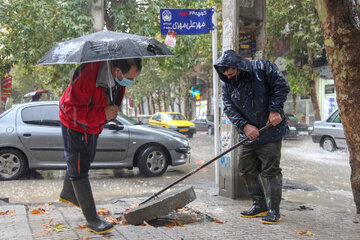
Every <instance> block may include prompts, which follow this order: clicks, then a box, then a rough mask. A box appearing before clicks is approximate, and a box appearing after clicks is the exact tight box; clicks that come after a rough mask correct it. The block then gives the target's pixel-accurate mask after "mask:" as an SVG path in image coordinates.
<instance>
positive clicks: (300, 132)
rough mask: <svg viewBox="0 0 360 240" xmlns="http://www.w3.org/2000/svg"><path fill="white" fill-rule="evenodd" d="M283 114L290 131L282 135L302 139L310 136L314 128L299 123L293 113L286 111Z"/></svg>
mask: <svg viewBox="0 0 360 240" xmlns="http://www.w3.org/2000/svg"><path fill="white" fill-rule="evenodd" d="M285 116H286V119H287V121H288V124H289V129H290V133H289V134H288V135H286V136H285V137H284V138H285V139H304V138H306V137H309V136H311V133H312V131H313V129H314V128H313V127H312V126H309V125H308V124H305V123H301V122H300V121H299V119H298V118H297V117H296V116H294V115H293V114H290V113H286V114H285Z"/></svg>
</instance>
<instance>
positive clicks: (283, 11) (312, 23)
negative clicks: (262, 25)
mask: <svg viewBox="0 0 360 240" xmlns="http://www.w3.org/2000/svg"><path fill="white" fill-rule="evenodd" d="M266 30H267V42H268V43H267V46H268V58H270V59H271V60H274V59H275V58H277V57H278V56H279V48H278V45H279V42H280V41H284V42H286V43H287V45H288V46H289V49H290V50H289V52H288V53H287V56H286V58H287V59H288V60H289V61H291V63H290V62H288V64H287V74H288V75H289V77H288V80H289V82H290V86H291V88H292V89H291V90H292V91H293V92H294V93H297V94H301V95H307V94H309V91H310V88H309V82H310V81H311V80H313V79H314V78H313V76H312V62H313V60H314V59H316V58H319V57H321V55H322V52H323V46H322V42H323V39H322V33H321V27H320V24H319V22H318V18H317V16H316V14H315V10H314V6H313V0H301V1H300V0H270V1H268V2H267V28H266ZM309 67H310V69H309Z"/></svg>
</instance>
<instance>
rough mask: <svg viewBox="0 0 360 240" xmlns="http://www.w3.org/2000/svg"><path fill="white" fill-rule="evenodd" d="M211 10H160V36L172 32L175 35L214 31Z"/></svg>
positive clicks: (212, 11)
mask: <svg viewBox="0 0 360 240" xmlns="http://www.w3.org/2000/svg"><path fill="white" fill-rule="evenodd" d="M213 13H214V10H213V9H212V8H211V9H170V8H163V9H160V24H161V34H164V35H166V34H167V33H168V31H169V30H173V31H175V32H176V34H177V35H179V34H180V35H181V34H182V35H192V34H207V33H209V32H210V31H211V30H213V29H214V24H213V23H212V21H211V18H212V15H213Z"/></svg>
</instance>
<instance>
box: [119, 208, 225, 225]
mask: <svg viewBox="0 0 360 240" xmlns="http://www.w3.org/2000/svg"><path fill="white" fill-rule="evenodd" d="M117 220H118V222H119V223H122V224H123V225H126V224H127V222H126V219H125V217H124V216H123V215H122V216H121V217H118V218H117ZM204 222H216V223H219V224H222V223H224V222H222V221H220V220H218V219H216V218H214V217H211V216H210V215H208V214H206V213H202V212H199V211H196V210H193V209H191V208H188V207H184V208H179V209H176V210H174V211H171V212H170V213H169V214H167V215H164V216H160V217H158V218H156V219H153V220H150V221H144V222H143V223H142V224H141V225H143V226H146V225H150V226H153V227H170V228H173V227H183V226H185V225H188V224H198V223H204Z"/></svg>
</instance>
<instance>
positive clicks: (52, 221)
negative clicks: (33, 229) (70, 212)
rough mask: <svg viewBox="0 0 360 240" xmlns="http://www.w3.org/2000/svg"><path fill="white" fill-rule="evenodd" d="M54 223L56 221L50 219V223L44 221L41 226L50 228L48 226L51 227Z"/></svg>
mask: <svg viewBox="0 0 360 240" xmlns="http://www.w3.org/2000/svg"><path fill="white" fill-rule="evenodd" d="M53 223H54V219H50V221H49V223H48V224H46V223H44V224H42V225H41V226H43V227H46V228H48V227H51V225H52V224H53Z"/></svg>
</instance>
